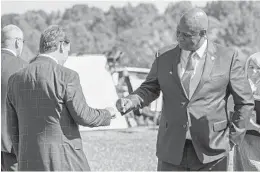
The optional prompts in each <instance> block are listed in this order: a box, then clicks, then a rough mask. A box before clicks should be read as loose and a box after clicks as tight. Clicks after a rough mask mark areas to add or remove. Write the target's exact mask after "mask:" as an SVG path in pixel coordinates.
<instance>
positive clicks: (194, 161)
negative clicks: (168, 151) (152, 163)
mask: <svg viewBox="0 0 260 172" xmlns="http://www.w3.org/2000/svg"><path fill="white" fill-rule="evenodd" d="M227 168H228V158H227V157H223V158H221V159H219V160H216V161H213V162H210V163H207V164H202V163H201V162H200V160H199V159H198V157H197V155H196V152H195V149H194V147H193V144H192V142H191V141H190V140H186V143H185V147H184V152H183V158H182V161H181V164H180V165H174V164H170V163H167V162H164V161H161V160H160V159H159V160H158V167H157V170H158V171H227Z"/></svg>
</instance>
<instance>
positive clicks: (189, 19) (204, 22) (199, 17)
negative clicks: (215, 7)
mask: <svg viewBox="0 0 260 172" xmlns="http://www.w3.org/2000/svg"><path fill="white" fill-rule="evenodd" d="M208 23H209V21H208V16H207V14H206V13H205V12H204V11H203V10H202V9H200V8H192V9H190V10H189V11H187V12H186V13H185V14H183V16H182V17H181V19H180V23H179V25H185V26H187V27H188V28H189V29H190V30H191V31H193V32H200V31H201V30H208Z"/></svg>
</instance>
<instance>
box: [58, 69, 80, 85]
mask: <svg viewBox="0 0 260 172" xmlns="http://www.w3.org/2000/svg"><path fill="white" fill-rule="evenodd" d="M58 68H59V70H60V72H61V74H62V75H63V76H64V77H65V80H66V81H68V82H69V81H70V80H72V79H74V78H77V77H78V73H77V72H76V71H74V70H72V69H69V68H67V67H65V66H61V65H58Z"/></svg>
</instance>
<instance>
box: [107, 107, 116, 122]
mask: <svg viewBox="0 0 260 172" xmlns="http://www.w3.org/2000/svg"><path fill="white" fill-rule="evenodd" d="M105 109H106V110H107V111H109V113H110V115H111V118H112V119H114V118H116V113H117V110H116V109H115V108H112V107H106V108H105Z"/></svg>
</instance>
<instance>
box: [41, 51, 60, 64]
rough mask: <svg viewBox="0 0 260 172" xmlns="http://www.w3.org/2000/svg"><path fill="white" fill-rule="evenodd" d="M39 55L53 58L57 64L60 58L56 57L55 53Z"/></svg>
mask: <svg viewBox="0 0 260 172" xmlns="http://www.w3.org/2000/svg"><path fill="white" fill-rule="evenodd" d="M39 56H44V57H48V58H50V59H52V60H54V61H55V62H56V63H57V64H59V62H58V60H57V59H56V58H55V56H54V55H53V54H50V53H49V54H39Z"/></svg>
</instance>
